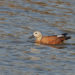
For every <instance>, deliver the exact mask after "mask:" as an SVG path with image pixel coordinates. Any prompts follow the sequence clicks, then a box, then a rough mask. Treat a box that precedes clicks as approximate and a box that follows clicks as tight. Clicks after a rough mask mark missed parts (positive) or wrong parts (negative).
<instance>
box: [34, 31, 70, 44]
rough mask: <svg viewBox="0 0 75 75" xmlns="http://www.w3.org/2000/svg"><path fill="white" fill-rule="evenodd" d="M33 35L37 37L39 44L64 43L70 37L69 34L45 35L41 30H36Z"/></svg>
mask: <svg viewBox="0 0 75 75" xmlns="http://www.w3.org/2000/svg"><path fill="white" fill-rule="evenodd" d="M33 35H34V36H35V38H36V40H35V42H36V43H39V44H40V43H41V44H62V43H63V42H64V41H65V40H67V39H70V36H66V35H67V34H62V35H54V36H43V35H42V34H41V32H39V31H35V32H34V33H33Z"/></svg>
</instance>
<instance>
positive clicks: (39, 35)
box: [33, 31, 42, 41]
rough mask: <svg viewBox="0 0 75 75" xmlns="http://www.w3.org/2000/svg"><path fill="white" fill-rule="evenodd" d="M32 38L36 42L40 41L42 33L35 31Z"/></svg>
mask: <svg viewBox="0 0 75 75" xmlns="http://www.w3.org/2000/svg"><path fill="white" fill-rule="evenodd" d="M33 35H34V37H35V38H36V40H38V41H40V40H41V39H42V33H41V32H40V31H35V32H34V33H33Z"/></svg>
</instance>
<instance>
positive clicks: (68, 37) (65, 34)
mask: <svg viewBox="0 0 75 75" xmlns="http://www.w3.org/2000/svg"><path fill="white" fill-rule="evenodd" d="M62 35H64V37H65V40H68V39H71V36H67V35H68V33H63V34H62Z"/></svg>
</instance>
